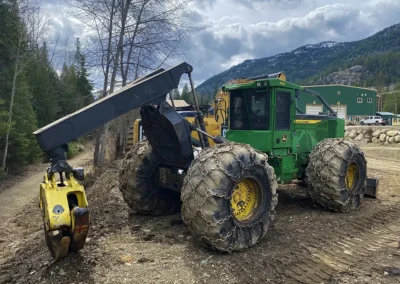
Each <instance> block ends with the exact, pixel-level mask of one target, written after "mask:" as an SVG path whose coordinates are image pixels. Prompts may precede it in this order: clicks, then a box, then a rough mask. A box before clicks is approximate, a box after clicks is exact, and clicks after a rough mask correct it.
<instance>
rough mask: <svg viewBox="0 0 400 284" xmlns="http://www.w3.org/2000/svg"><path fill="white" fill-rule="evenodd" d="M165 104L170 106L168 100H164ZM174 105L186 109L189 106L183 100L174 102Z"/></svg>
mask: <svg viewBox="0 0 400 284" xmlns="http://www.w3.org/2000/svg"><path fill="white" fill-rule="evenodd" d="M166 101H167V103H168V104H169V105H170V106H172V103H171V101H170V100H166ZM174 105H175V107H187V106H189V104H188V103H187V102H186V101H185V100H174Z"/></svg>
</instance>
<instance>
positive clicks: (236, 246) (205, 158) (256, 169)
mask: <svg viewBox="0 0 400 284" xmlns="http://www.w3.org/2000/svg"><path fill="white" fill-rule="evenodd" d="M267 161H268V157H267V155H265V154H263V153H261V152H259V151H256V150H255V149H253V148H251V147H250V146H248V145H242V144H237V143H225V144H220V145H216V146H214V147H210V148H208V149H205V150H203V151H202V152H201V153H200V155H199V156H198V157H197V158H196V159H195V160H194V161H193V163H192V165H191V167H190V168H189V170H188V173H187V175H186V177H185V180H184V185H183V189H182V193H181V199H182V219H183V221H184V223H185V224H187V225H188V227H189V230H190V231H191V233H192V234H193V235H194V237H195V238H197V239H198V240H199V241H201V242H202V244H203V245H205V246H207V247H209V248H212V249H216V250H220V251H229V252H230V251H239V250H242V249H244V248H247V247H251V246H253V245H255V244H256V243H257V242H258V241H259V240H260V239H261V238H262V237H263V236H264V235H265V234H266V232H267V230H268V226H269V225H270V223H271V221H272V220H273V217H274V213H275V211H274V208H275V206H276V204H277V201H278V197H277V194H276V189H277V187H278V184H277V182H276V178H275V172H274V169H273V168H272V167H271V166H269V165H268V163H267Z"/></svg>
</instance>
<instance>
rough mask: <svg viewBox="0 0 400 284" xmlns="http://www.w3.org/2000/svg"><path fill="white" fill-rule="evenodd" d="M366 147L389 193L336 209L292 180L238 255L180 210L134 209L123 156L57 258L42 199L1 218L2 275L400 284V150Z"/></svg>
mask: <svg viewBox="0 0 400 284" xmlns="http://www.w3.org/2000/svg"><path fill="white" fill-rule="evenodd" d="M364 151H365V153H366V157H367V160H368V163H369V172H370V173H372V172H374V173H375V174H376V175H378V176H379V177H380V199H379V200H372V199H364V202H363V205H362V207H361V208H360V210H358V211H355V212H352V213H349V214H336V213H332V212H328V211H325V210H323V209H321V208H314V207H313V205H312V202H311V200H310V199H309V198H307V197H306V195H305V192H304V190H303V189H301V188H297V187H296V186H286V187H282V188H280V190H279V205H278V207H277V219H276V221H275V222H274V225H273V226H272V228H271V229H270V231H269V232H268V234H267V236H266V238H265V239H264V240H263V241H262V242H260V243H259V244H258V245H257V246H255V247H253V248H250V249H248V250H245V251H243V252H240V253H233V254H224V253H216V252H212V251H210V250H207V249H205V248H203V247H202V246H201V245H199V243H198V242H196V241H195V240H194V239H193V238H192V237H191V235H190V233H189V231H188V229H187V228H186V226H184V225H183V223H182V221H181V218H180V214H174V215H170V216H162V217H148V216H138V215H135V214H133V213H132V212H131V211H130V210H129V209H128V207H127V205H126V204H125V202H124V201H123V199H122V196H121V194H120V192H119V190H118V187H117V185H118V178H117V172H118V167H119V165H118V164H117V163H116V164H115V165H113V166H112V167H109V168H107V169H105V170H104V171H103V174H102V175H101V177H99V178H98V179H97V180H96V182H95V184H94V185H93V186H91V187H90V188H88V189H87V195H88V201H89V204H90V210H91V216H92V218H91V223H92V225H91V230H90V234H89V239H88V242H87V244H86V246H85V248H84V249H83V250H82V251H81V252H79V253H77V254H71V255H69V256H68V257H67V258H65V259H63V260H61V261H59V262H58V263H55V264H52V262H51V257H50V254H49V253H48V251H47V248H46V246H45V243H44V239H43V235H42V234H43V233H42V227H41V219H40V214H39V210H38V208H37V205H36V204H35V202H34V201H32V202H31V203H29V204H27V205H26V206H25V207H24V208H23V210H22V211H21V212H20V214H19V215H18V216H16V217H15V218H11V219H10V220H9V221H8V222H6V223H3V224H0V283H59V282H67V283H330V284H333V283H335V284H336V283H399V282H400V277H399V276H395V274H396V272H397V270H396V269H397V268H399V267H400V250H398V249H397V240H398V238H399V237H400V220H399V218H398V216H399V215H400V206H399V202H400V189H399V188H398V184H399V183H400V167H399V166H397V161H398V158H400V148H387V147H385V148H374V147H365V148H364ZM0 198H1V194H0Z"/></svg>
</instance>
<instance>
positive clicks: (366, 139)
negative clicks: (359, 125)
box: [363, 138, 372, 143]
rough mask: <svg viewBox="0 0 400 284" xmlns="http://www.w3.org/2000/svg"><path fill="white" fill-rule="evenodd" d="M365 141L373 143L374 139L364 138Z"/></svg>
mask: <svg viewBox="0 0 400 284" xmlns="http://www.w3.org/2000/svg"><path fill="white" fill-rule="evenodd" d="M363 142H364V143H371V142H372V140H371V138H364V140H363Z"/></svg>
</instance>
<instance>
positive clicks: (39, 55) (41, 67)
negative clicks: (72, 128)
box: [27, 43, 62, 127]
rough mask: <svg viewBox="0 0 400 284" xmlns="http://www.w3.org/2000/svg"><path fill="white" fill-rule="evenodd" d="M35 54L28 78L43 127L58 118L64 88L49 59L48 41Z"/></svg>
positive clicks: (37, 113) (34, 105)
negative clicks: (61, 86)
mask: <svg viewBox="0 0 400 284" xmlns="http://www.w3.org/2000/svg"><path fill="white" fill-rule="evenodd" d="M33 56H34V59H33V60H32V61H31V63H30V64H29V66H27V74H29V76H28V77H27V79H28V82H29V91H30V93H31V94H32V106H33V109H34V110H35V112H36V116H37V121H38V126H39V127H42V126H44V125H47V124H49V123H51V122H53V121H54V120H56V119H57V118H58V117H57V114H58V113H59V111H60V109H59V106H58V100H59V99H60V97H62V96H60V95H61V94H62V90H61V88H60V80H59V78H58V75H57V73H56V72H55V70H54V69H53V67H52V66H51V64H50V62H49V60H48V52H47V46H46V43H44V44H43V46H42V47H40V48H39V49H38V50H37V51H36V53H35V54H34V55H33Z"/></svg>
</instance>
